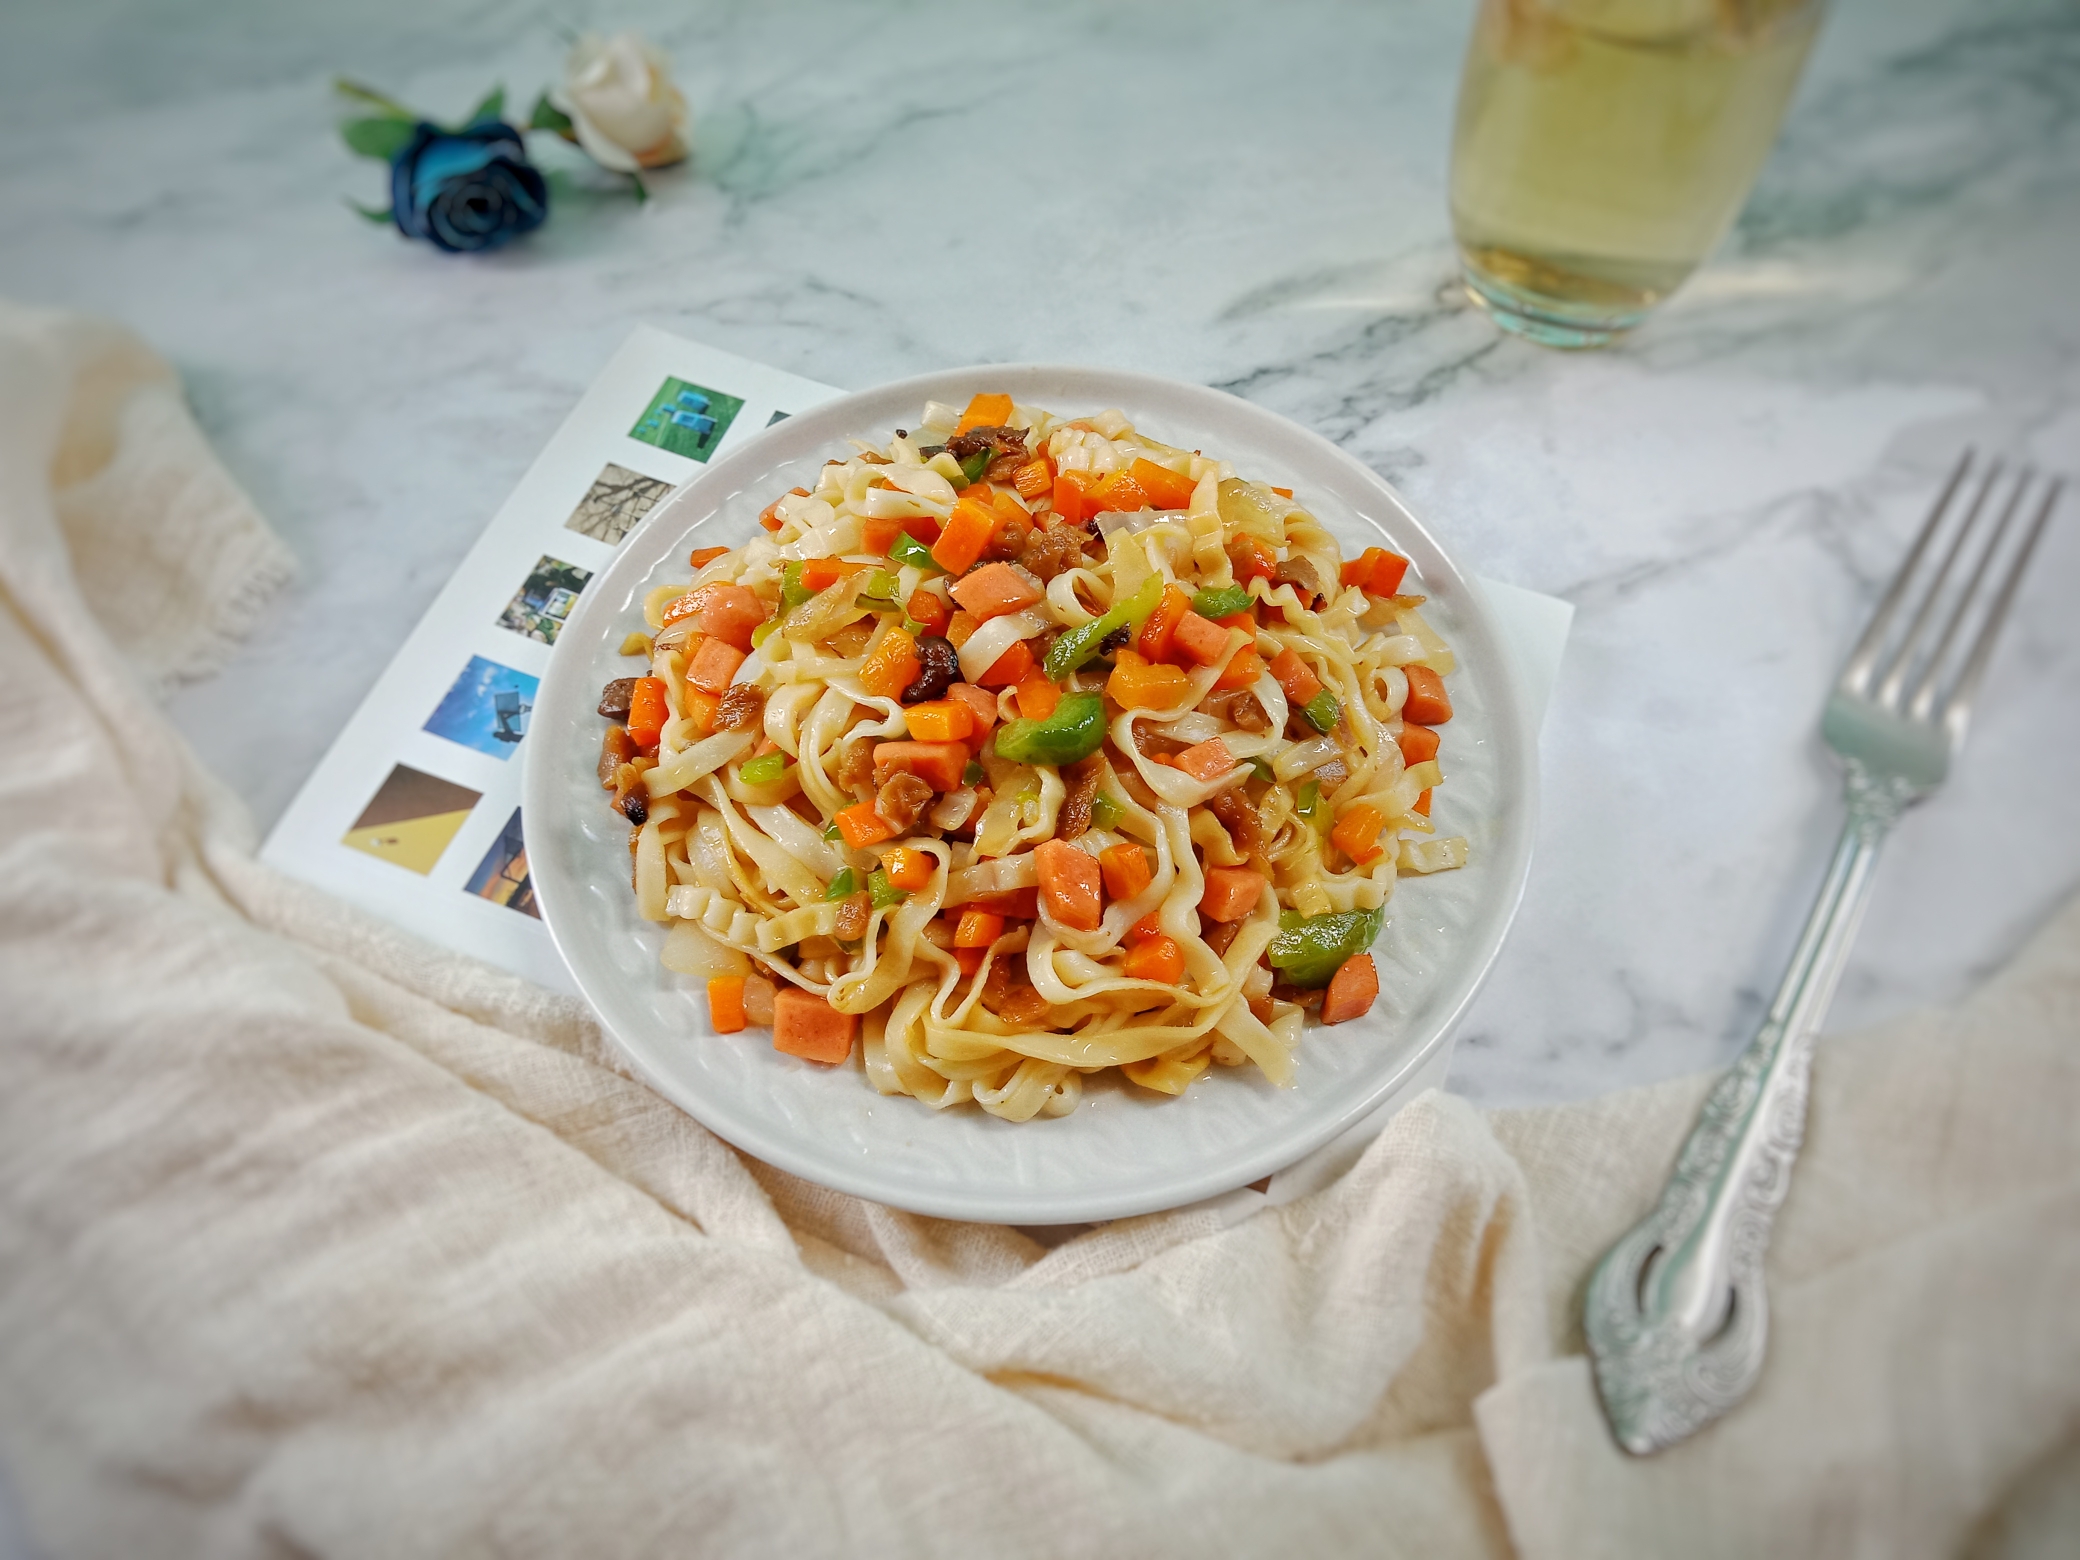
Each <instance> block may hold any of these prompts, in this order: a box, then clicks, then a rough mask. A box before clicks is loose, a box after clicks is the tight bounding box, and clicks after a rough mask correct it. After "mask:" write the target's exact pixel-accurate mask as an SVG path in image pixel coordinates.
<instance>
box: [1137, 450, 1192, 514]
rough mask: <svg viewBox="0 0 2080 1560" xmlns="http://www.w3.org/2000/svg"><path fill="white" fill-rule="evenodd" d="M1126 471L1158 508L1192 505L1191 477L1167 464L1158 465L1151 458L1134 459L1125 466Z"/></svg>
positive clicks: (1180, 507) (1178, 507)
mask: <svg viewBox="0 0 2080 1560" xmlns="http://www.w3.org/2000/svg"><path fill="white" fill-rule="evenodd" d="M1127 473H1128V475H1129V476H1131V477H1132V478H1133V479H1134V481H1135V482H1136V483H1138V484H1139V485H1140V487H1141V491H1142V492H1144V493H1146V494H1147V495H1148V498H1149V502H1150V503H1152V504H1154V505H1155V507H1156V508H1158V509H1189V508H1191V507H1192V487H1193V484H1192V479H1191V478H1190V477H1187V476H1185V475H1183V474H1182V473H1180V472H1175V471H1172V470H1171V469H1170V468H1169V467H1168V466H1158V465H1157V464H1156V463H1155V462H1154V461H1152V460H1141V459H1136V460H1135V462H1134V464H1133V465H1131V466H1129V467H1128V468H1127Z"/></svg>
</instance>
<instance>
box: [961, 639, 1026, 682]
mask: <svg viewBox="0 0 2080 1560" xmlns="http://www.w3.org/2000/svg"><path fill="white" fill-rule="evenodd" d="M1037 664H1038V663H1036V662H1035V661H1034V660H1033V652H1032V651H1031V650H1029V649H1027V648H1026V642H1025V641H1024V640H1023V639H1020V640H1016V641H1014V642H1013V643H1012V646H1011V648H1010V649H1009V650H1006V651H1005V652H1004V653H1003V654H1002V655H1000V656H998V657H997V658H996V660H994V661H992V662H991V663H990V668H989V670H988V671H986V672H984V673H983V674H982V675H981V676H980V677H978V678H976V679H975V681H976V682H978V683H980V684H981V685H982V686H983V687H985V688H1015V687H1017V686H1018V685H1019V684H1020V683H1022V682H1024V681H1025V680H1026V677H1027V675H1028V674H1029V673H1030V672H1031V671H1032V670H1033V668H1034V666H1035V665H1037Z"/></svg>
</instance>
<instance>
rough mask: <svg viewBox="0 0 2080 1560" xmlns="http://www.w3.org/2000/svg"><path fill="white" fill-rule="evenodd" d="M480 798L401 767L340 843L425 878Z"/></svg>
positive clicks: (378, 789)
mask: <svg viewBox="0 0 2080 1560" xmlns="http://www.w3.org/2000/svg"><path fill="white" fill-rule="evenodd" d="M482 794H483V793H482V792H481V791H472V790H471V789H470V788H469V787H468V786H466V785H457V784H455V783H454V782H453V781H452V780H443V779H441V778H440V777H439V776H438V775H429V774H427V773H426V772H425V771H424V770H419V769H414V768H412V767H411V766H410V765H409V764H398V765H396V766H395V767H393V768H392V769H391V771H390V773H389V775H388V776H387V777H386V778H385V779H384V781H383V783H382V784H381V785H380V786H378V787H376V794H375V795H374V796H372V797H370V798H369V799H368V805H367V806H366V807H364V808H362V809H361V816H360V817H358V818H356V819H355V820H354V826H353V827H352V828H350V829H349V830H347V832H346V833H345V834H343V835H341V836H340V843H341V844H342V845H348V846H352V847H353V848H354V849H355V850H359V851H366V852H367V853H368V854H369V855H371V856H374V857H377V858H378V859H380V860H383V861H387V862H390V863H391V864H392V865H393V866H399V867H403V868H404V869H405V870H406V871H407V872H416V873H418V874H419V875H420V876H421V877H424V876H425V875H426V874H427V873H429V872H431V871H432V870H433V864H434V863H435V862H437V861H439V860H440V859H441V852H442V851H444V850H446V849H447V848H448V842H449V841H450V840H452V839H454V838H455V831H456V830H457V829H460V828H461V827H462V825H463V821H464V820H465V819H467V818H468V817H469V812H470V809H471V808H472V807H474V806H476V805H477V799H478V797H480V796H481V795H482Z"/></svg>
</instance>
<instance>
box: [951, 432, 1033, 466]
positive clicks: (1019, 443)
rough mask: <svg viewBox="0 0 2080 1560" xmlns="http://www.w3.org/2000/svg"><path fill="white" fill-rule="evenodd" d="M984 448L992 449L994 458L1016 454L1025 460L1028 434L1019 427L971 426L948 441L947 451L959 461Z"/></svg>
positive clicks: (972, 455)
mask: <svg viewBox="0 0 2080 1560" xmlns="http://www.w3.org/2000/svg"><path fill="white" fill-rule="evenodd" d="M984 450H988V451H990V452H991V455H992V458H993V459H994V458H995V457H1000V456H1005V455H1016V456H1018V457H1019V458H1020V459H1021V460H1023V459H1024V458H1025V453H1026V436H1025V434H1024V432H1023V431H1021V430H1020V429H1017V428H970V429H969V430H968V431H967V432H966V433H957V434H955V435H954V436H953V437H952V438H950V439H948V440H947V441H946V453H947V454H949V455H951V456H952V457H953V458H954V459H955V460H958V461H966V460H969V459H971V458H972V457H974V456H976V455H980V454H981V453H982V452H983V451H984Z"/></svg>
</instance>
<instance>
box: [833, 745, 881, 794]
mask: <svg viewBox="0 0 2080 1560" xmlns="http://www.w3.org/2000/svg"><path fill="white" fill-rule="evenodd" d="M838 784H840V785H842V786H843V787H845V789H846V790H848V791H850V792H851V793H852V794H853V795H854V796H857V797H861V798H865V797H868V796H871V795H873V794H874V744H873V743H872V742H871V741H869V740H867V739H866V738H864V737H862V738H860V739H859V740H857V741H855V742H854V743H853V744H852V745H851V746H850V747H848V748H847V749H846V750H845V757H844V759H843V760H842V761H841V762H840V763H839V765H838Z"/></svg>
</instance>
